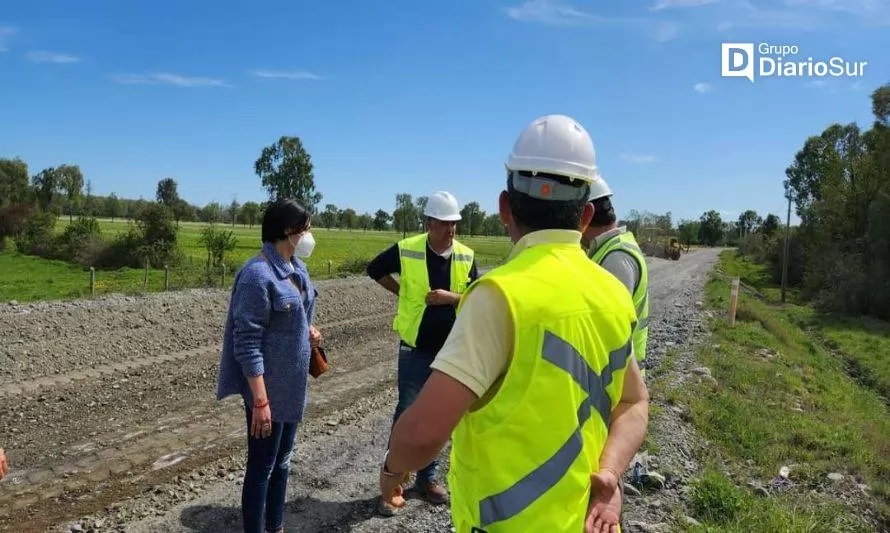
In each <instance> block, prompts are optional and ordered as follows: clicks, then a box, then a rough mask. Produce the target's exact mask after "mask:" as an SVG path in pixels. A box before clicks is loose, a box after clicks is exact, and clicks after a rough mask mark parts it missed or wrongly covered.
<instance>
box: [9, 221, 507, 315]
mask: <svg viewBox="0 0 890 533" xmlns="http://www.w3.org/2000/svg"><path fill="white" fill-rule="evenodd" d="M78 220H92V219H75V221H74V222H73V223H69V222H68V221H67V220H64V219H60V220H59V222H58V224H57V227H56V228H55V232H56V234H57V235H63V234H64V232H65V230H66V229H67V228H68V227H69V226H70V225H72V224H78ZM132 226H133V224H132V223H129V222H127V221H125V220H120V219H119V220H115V221H113V222H112V221H111V220H99V221H98V227H99V232H100V233H99V234H100V235H101V238H102V239H105V240H108V241H113V240H114V239H116V238H118V237H120V236H122V235H127V234H128V232H130V231H131V229H132ZM210 227H211V226H210V225H208V224H203V223H191V222H180V224H179V231H178V233H177V243H178V247H179V250H181V253H182V256H183V257H182V260H181V262H180V264H178V265H176V266H173V267H171V268H170V281H169V283H170V288H171V289H179V288H187V287H200V286H217V287H219V286H220V284H221V283H222V279H223V278H222V276H223V274H222V272H221V271H220V270H217V269H213V270H211V274H210V275H207V270H206V268H205V267H206V263H207V254H208V251H207V247H206V246H205V245H204V244H202V237H203V236H204V234H205V230H206V229H207V228H210ZM212 227H213V228H214V230H215V231H216V232H217V233H221V232H222V231H223V230H225V231H231V232H232V235H233V237H234V239H235V247H234V248H233V249H232V250H230V251H226V252H225V258H226V260H225V264H226V267H227V273H226V277H225V282H226V283H231V280H232V272H234V271H235V269H236V268H238V267H239V266H240V265H241V264H243V263H244V261H246V260H247V259H249V258H250V257H252V256H254V255H256V253H257V251H258V250H259V246H260V230H259V228H258V227H254V228H247V227H244V226H235V227H231V226H224V225H218V224H217V225H215V226H212ZM313 232H314V233H315V235H316V240H317V242H318V244H317V246H316V248H315V251H314V252H313V254H312V257H310V258H308V259H307V260H306V264H307V266H308V268H309V273H310V274H311V275H312V277H313V279H324V278H329V277H338V276H344V275H363V274H364V272H365V267H366V266H367V264H368V261H370V260H371V259H372V258H373V257H374V256H375V255H376V254H378V253H379V252H381V251H383V250H384V249H385V248H386V247H388V246H390V245H392V244H394V243H395V242H396V241H398V240H399V238H401V234H398V233H395V232H377V231H345V230H344V231H340V230H326V229H322V228H319V229H314V230H313ZM460 240H461V241H462V242H465V243H466V244H468V245H469V246H471V247H472V248H473V249H474V250H475V251H476V258H477V262H478V263H479V265H480V267H483V266H493V265H495V264H497V263H499V262H501V261H503V259H504V258H505V257H506V256H507V254H508V253H509V251H510V247H511V243H510V241H509V240H508V239H507V238H506V237H460ZM11 248H12V246H11V245H7V251H6V252H0V301H9V300H18V301H20V302H26V301H33V300H47V299H60V298H76V297H82V296H88V295H89V269H88V268H87V267H85V266H80V265H75V264H72V263H68V262H65V261H59V260H51V259H46V258H43V257H36V256H31V255H24V254H21V253H19V252H16V251H14V250H11ZM148 275H149V277H148V286H147V288H146V289H143V282H144V279H143V278H144V276H145V271H144V269H141V268H123V269H118V270H111V271H104V270H103V271H97V272H96V287H95V289H96V294H104V293H110V292H124V293H140V292H143V291H145V290H147V291H158V290H162V289H163V288H164V271H163V269H162V268H151V269H149V273H148Z"/></svg>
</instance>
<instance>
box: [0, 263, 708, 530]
mask: <svg viewBox="0 0 890 533" xmlns="http://www.w3.org/2000/svg"><path fill="white" fill-rule="evenodd" d="M716 253H717V252H716V251H711V250H701V251H697V252H695V253H691V254H689V255H684V256H683V257H682V258H681V260H680V261H666V260H660V259H650V261H651V270H650V279H651V281H650V284H651V287H652V289H651V314H652V318H653V322H652V328H651V333H650V355H649V358H650V360H651V361H652V362H653V363H654V364H656V365H657V364H658V363H659V361H660V360H661V358H662V357H663V355H664V353H665V350H666V349H668V348H671V347H674V348H677V349H679V350H680V351H681V352H688V350H687V348H686V347H687V345H688V342H689V341H690V340H691V339H693V338H694V337H695V335H696V332H697V331H698V330H699V315H700V313H701V311H700V309H699V307H698V306H697V305H696V302H698V300H699V299H700V296H699V292H700V288H701V285H702V283H703V281H704V278H705V274H706V272H707V270H708V269H709V268H710V266H711V265H712V264H713V262H714V261H715V260H716ZM319 291H320V293H321V294H320V301H319V311H318V321H317V322H318V325H319V327H320V329H321V330H322V331H323V333H324V335H325V337H326V342H327V348H328V351H329V353H330V355H331V356H332V363H333V367H332V370H331V371H330V372H329V373H328V374H326V375H324V376H323V377H322V378H321V379H319V380H311V381H312V383H311V385H310V398H311V402H310V407H309V412H308V420H307V421H306V422H305V423H304V424H303V425H302V426H301V428H300V433H299V435H298V445H297V452H296V453H295V454H294V460H293V461H294V465H293V466H294V468H293V469H292V477H291V480H290V484H289V502H290V503H289V504H288V509H287V515H286V526H287V528H288V529H289V530H292V531H307V532H310V531H347V530H348V531H413V532H424V531H449V530H450V517H449V513H448V509H447V507H432V506H429V505H426V504H423V503H421V502H419V501H416V500H412V501H410V502H409V508H408V509H407V511H406V512H405V513H402V514H401V515H400V516H397V517H395V518H391V519H383V518H380V517H377V516H376V515H375V511H374V497H375V495H376V491H377V467H378V462H379V459H380V455H381V453H382V451H383V449H384V446H385V442H386V436H387V432H388V429H389V424H390V420H391V417H392V410H393V407H394V401H395V392H394V385H395V359H396V348H397V337H396V336H395V334H394V333H393V332H392V331H391V330H390V326H391V320H392V314H393V311H394V308H395V298H394V297H392V296H391V295H389V294H388V293H387V292H386V291H384V290H383V289H382V288H380V287H378V286H376V285H375V284H374V283H372V282H370V280H365V279H350V280H332V281H325V282H321V283H319ZM227 299H228V293H226V292H222V291H188V292H181V293H168V294H158V295H153V296H148V297H142V298H108V299H103V300H97V301H82V302H68V303H41V304H31V305H19V306H4V307H3V308H0V340H2V343H0V400H2V401H3V403H4V407H5V409H3V410H2V411H0V446H3V447H4V448H6V450H7V453H8V454H9V456H10V461H11V462H12V464H13V471H12V473H11V476H10V477H9V478H8V479H7V480H4V481H3V482H2V483H0V531H15V532H22V533H26V532H30V531H46V530H52V531H72V530H73V531H89V530H90V529H91V528H92V529H94V531H134V532H141V531H146V532H147V531H173V532H176V531H238V530H239V528H240V522H239V520H240V514H239V504H240V486H239V485H238V483H239V480H240V478H241V476H242V475H243V470H242V467H243V453H244V438H245V437H244V428H243V425H244V413H243V408H242V406H241V405H240V403H239V402H238V401H237V400H234V399H232V400H228V401H224V402H217V401H216V400H215V398H214V392H215V385H216V368H217V363H218V357H219V345H220V341H221V338H222V328H223V324H224V319H225V311H226V302H227ZM677 421H678V423H682V421H681V420H680V419H679V415H677ZM670 423H672V422H670V421H669V424H670ZM652 431H653V432H654V433H655V434H657V435H659V436H661V437H664V438H666V439H667V440H666V441H665V442H661V443H660V444H661V449H662V451H661V454H660V456H659V457H658V462H661V463H662V464H667V465H674V464H677V465H680V466H679V468H680V469H681V471H682V470H683V469H684V468H686V466H688V467H689V468H690V470H689V471H690V472H692V471H693V470H694V466H695V465H694V462H692V459H691V456H690V453H689V450H688V449H687V448H686V447H685V446H684V443H683V442H682V435H683V431H684V430H683V428H682V426H677V427H666V428H652ZM674 434H676V435H677V436H676V437H671V435H674ZM671 439H673V440H671ZM446 468H447V458H446V460H445V461H444V463H443V467H442V475H443V477H444V472H445V469H446ZM669 488H670V486H669ZM626 508H627V512H628V517H629V519H632V520H634V521H638V522H645V523H657V522H658V521H659V520H660V517H659V510H658V509H652V508H651V507H650V506H648V505H647V504H646V502H645V501H636V500H635V498H633V497H630V498H629V499H628V501H627V507H626Z"/></svg>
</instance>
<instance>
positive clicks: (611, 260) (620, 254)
mask: <svg viewBox="0 0 890 533" xmlns="http://www.w3.org/2000/svg"><path fill="white" fill-rule="evenodd" d="M602 267H603V268H605V269H606V270H608V271H609V273H611V274H612V275H613V276H615V277H616V278H618V280H619V281H621V283H623V284H624V286H625V287H627V290H628V292H630V294H633V293H634V291H635V290H636V288H637V285H638V284H639V283H640V277H641V275H640V265H638V264H637V261H636V260H635V259H634V258H633V256H632V255H630V254H629V253H627V252H624V251H622V250H616V251H614V252H611V253H609V254H608V255H606V257H605V258H604V259H603V262H602Z"/></svg>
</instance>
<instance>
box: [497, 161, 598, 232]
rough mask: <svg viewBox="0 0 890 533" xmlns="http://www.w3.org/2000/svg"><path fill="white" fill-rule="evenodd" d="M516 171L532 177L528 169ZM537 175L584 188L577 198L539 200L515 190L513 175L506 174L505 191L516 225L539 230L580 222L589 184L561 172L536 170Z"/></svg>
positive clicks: (573, 227) (562, 183)
mask: <svg viewBox="0 0 890 533" xmlns="http://www.w3.org/2000/svg"><path fill="white" fill-rule="evenodd" d="M519 175H521V176H526V177H531V175H532V174H531V172H525V171H520V172H519ZM537 177H539V178H547V179H549V180H552V181H555V182H557V183H559V184H560V185H566V186H569V187H576V188H581V187H584V188H585V189H586V191H585V193H584V196H583V197H582V198H580V199H578V200H569V201H557V200H541V199H538V198H532V197H531V196H529V195H527V194H524V193H521V192H519V191H517V190H516V189H515V188H514V187H513V179H512V178H511V177H508V178H507V193H508V198H509V204H510V211H511V212H512V213H513V220H515V221H516V225H517V226H519V227H520V228H521V229H523V230H526V231H538V230H543V229H573V230H578V229H579V228H580V226H581V214H582V213H583V212H584V204H585V203H587V194H588V193H589V191H590V185H588V184H587V183H585V182H583V181H580V180H575V181H574V182H573V181H570V180H569V179H568V178H566V177H564V176H559V175H556V174H547V173H544V172H538V174H537Z"/></svg>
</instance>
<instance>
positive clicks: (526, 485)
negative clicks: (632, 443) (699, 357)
mask: <svg viewBox="0 0 890 533" xmlns="http://www.w3.org/2000/svg"><path fill="white" fill-rule="evenodd" d="M630 354H631V339H628V340H627V343H626V344H625V345H624V346H622V347H621V348H618V349H617V350H613V351H612V352H611V353H609V364H608V365H606V368H604V369H603V373H602V375H599V374H597V373H596V372H594V371H593V369H591V368H590V365H588V364H587V361H585V360H584V358H583V357H581V354H579V353H578V351H577V350H575V348H574V347H573V346H572V345H571V344H569V343H567V342H566V341H564V340H563V339H561V338H559V337H557V336H556V335H554V334H553V333H551V332H549V331H545V332H544V346H543V348H542V350H541V355H542V356H543V358H544V360H545V361H548V362H550V363H552V364H554V365H556V366H557V367H559V368H560V369H562V370H565V371H566V372H568V373H569V374H570V375H571V376H572V379H574V380H575V382H576V383H577V384H578V385H580V386H581V388H582V389H584V392H586V393H587V396H586V397H585V398H584V401H582V402H581V406H580V407H578V427H577V429H575V431H574V432H573V433H572V435H571V436H570V437H569V439H568V440H567V441H566V442H565V444H563V445H562V446H561V447H560V448H559V450H557V451H556V453H555V454H553V455H552V456H551V457H550V458H549V459H547V460H546V461H544V463H543V464H542V465H541V466H539V467H537V468H536V469H534V470H532V471H531V472H530V473H528V474H527V475H526V476H525V477H523V478H522V479H520V480H519V481H517V482H516V483H515V484H514V485H513V486H512V487H510V488H509V489H507V490H505V491H503V492H500V493H498V494H495V495H493V496H489V497H487V498H485V499H484V500H482V501H481V502H479V521H480V522H481V524H480V527H483V528H484V527H486V526H488V525H490V524H493V523H495V522H500V521H502V520H507V519H509V518H512V517H513V516H516V515H517V514H519V513H520V512H522V511H523V510H524V509H525V508H527V507H528V506H529V505H531V504H532V503H534V502H535V500H537V499H538V498H540V497H541V496H542V495H544V493H546V492H547V491H548V490H550V489H551V488H553V486H554V485H556V483H557V482H559V480H560V479H562V478H563V476H565V474H566V472H568V470H569V468H571V466H572V463H574V462H575V459H577V458H578V456H579V455H580V454H581V451H582V449H583V447H584V440H583V438H582V436H581V427H582V426H583V425H584V423H585V422H586V421H587V419H588V418H590V413H591V409H596V410H597V411H598V412H599V414H600V416H601V417H602V419H603V422H604V423H605V425H606V427H607V428H608V427H609V422H610V420H611V415H612V407H611V400H610V399H609V394H608V393H607V392H606V387H608V386H609V384H611V383H612V374H614V373H615V372H617V371H619V370H621V369H622V368H624V367H625V366H626V365H627V361H628V358H629V357H630Z"/></svg>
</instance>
